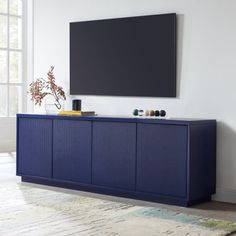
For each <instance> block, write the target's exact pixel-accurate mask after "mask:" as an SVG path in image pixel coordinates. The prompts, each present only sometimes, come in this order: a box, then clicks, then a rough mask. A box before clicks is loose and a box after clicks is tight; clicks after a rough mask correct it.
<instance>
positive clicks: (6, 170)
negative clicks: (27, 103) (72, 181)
mask: <svg viewBox="0 0 236 236" xmlns="http://www.w3.org/2000/svg"><path fill="white" fill-rule="evenodd" d="M15 163H16V157H15V153H0V182H9V181H10V182H19V181H21V180H20V178H19V177H17V176H16V175H15V172H16V171H15V168H16V164H15ZM41 187H42V188H45V189H53V190H56V191H58V192H66V193H72V194H73V193H75V191H74V190H67V189H63V188H55V187H48V186H41ZM76 192H78V191H76ZM79 193H80V194H81V195H82V196H88V197H96V198H99V199H104V200H115V201H118V202H121V203H126V204H132V205H137V206H151V207H158V208H160V207H161V208H165V209H167V210H174V211H177V212H182V213H188V214H191V215H197V216H202V217H209V218H215V219H220V220H227V221H232V222H236V204H230V203H223V202H216V201H211V202H206V203H203V204H199V205H196V206H194V207H189V208H185V207H177V206H170V205H164V204H158V203H151V202H145V201H139V200H132V199H125V198H119V197H113V196H105V195H101V194H93V193H88V192H79Z"/></svg>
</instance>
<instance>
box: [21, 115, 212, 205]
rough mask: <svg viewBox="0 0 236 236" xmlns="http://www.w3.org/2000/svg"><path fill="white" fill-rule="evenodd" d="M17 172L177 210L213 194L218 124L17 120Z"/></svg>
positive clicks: (59, 118)
mask: <svg viewBox="0 0 236 236" xmlns="http://www.w3.org/2000/svg"><path fill="white" fill-rule="evenodd" d="M17 120H18V126H17V130H18V132H17V174H18V175H21V176H23V181H30V182H35V183H43V184H50V185H55V186H62V187H71V188H75V189H84V190H91V191H97V192H100V193H106V194H115V195H119V196H126V197H129V196H130V197H134V198H139V199H144V200H151V201H158V202H162V203H170V204H177V205H184V206H188V205H192V204H195V203H199V202H203V201H206V200H210V199H211V194H213V193H214V192H215V175H216V173H215V171H216V168H215V167H216V121H215V120H168V119H167V120H164V119H162V120H159V119H141V118H120V117H62V116H48V115H28V114H19V115H17Z"/></svg>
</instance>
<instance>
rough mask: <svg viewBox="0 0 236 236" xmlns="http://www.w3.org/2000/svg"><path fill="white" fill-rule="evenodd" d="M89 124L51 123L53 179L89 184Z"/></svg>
mask: <svg viewBox="0 0 236 236" xmlns="http://www.w3.org/2000/svg"><path fill="white" fill-rule="evenodd" d="M91 142H92V137H91V122H89V121H81V122H78V121H73V120H54V121H53V146H54V148H53V178H55V179H62V180H71V181H75V182H81V183H91Z"/></svg>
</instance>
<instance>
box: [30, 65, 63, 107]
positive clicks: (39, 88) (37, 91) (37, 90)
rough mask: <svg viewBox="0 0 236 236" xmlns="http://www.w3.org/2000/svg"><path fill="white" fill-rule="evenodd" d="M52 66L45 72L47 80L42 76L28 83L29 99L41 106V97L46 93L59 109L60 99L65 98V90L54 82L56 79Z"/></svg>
mask: <svg viewBox="0 0 236 236" xmlns="http://www.w3.org/2000/svg"><path fill="white" fill-rule="evenodd" d="M53 70H54V67H53V66H51V69H50V70H49V71H48V73H47V76H48V77H47V80H45V79H43V78H38V79H36V81H34V82H32V83H31V84H30V85H29V87H30V88H29V93H30V95H31V100H32V101H33V102H34V104H35V105H39V106H41V104H42V101H43V99H44V98H45V97H46V96H47V95H51V96H53V97H54V99H55V103H54V105H55V106H56V107H57V109H59V110H60V109H61V103H60V100H61V99H62V100H66V96H65V92H64V90H63V88H62V87H61V86H58V85H57V84H56V79H55V76H54V73H53Z"/></svg>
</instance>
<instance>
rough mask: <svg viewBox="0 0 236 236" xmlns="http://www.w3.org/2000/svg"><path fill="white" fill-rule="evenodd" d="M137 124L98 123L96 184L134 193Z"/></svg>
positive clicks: (93, 178) (94, 135)
mask: <svg viewBox="0 0 236 236" xmlns="http://www.w3.org/2000/svg"><path fill="white" fill-rule="evenodd" d="M135 146H136V124H133V123H119V122H94V124H93V157H92V160H93V162H92V182H93V184H97V185H103V186H107V187H114V188H122V189H128V190H134V188H135V155H136V149H135Z"/></svg>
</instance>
